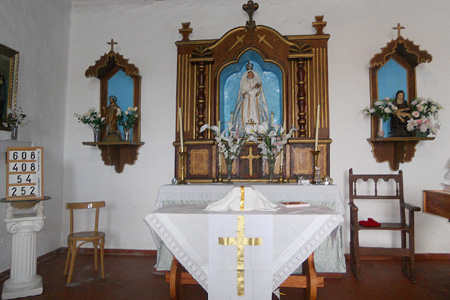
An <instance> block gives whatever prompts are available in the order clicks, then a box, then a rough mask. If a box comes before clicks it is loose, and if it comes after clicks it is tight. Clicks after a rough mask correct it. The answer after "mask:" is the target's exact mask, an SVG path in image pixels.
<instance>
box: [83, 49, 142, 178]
mask: <svg viewBox="0 0 450 300" xmlns="http://www.w3.org/2000/svg"><path fill="white" fill-rule="evenodd" d="M108 44H110V45H111V51H109V52H108V53H105V55H103V56H102V57H100V59H99V60H97V61H96V62H95V65H92V66H90V67H89V68H88V69H87V70H86V72H85V75H86V77H95V78H98V79H99V80H100V109H99V110H100V111H101V112H102V115H103V116H104V115H105V110H106V108H107V107H108V106H109V105H110V103H109V99H110V97H111V96H115V97H116V98H117V102H116V104H117V105H118V106H119V107H120V109H121V110H122V112H125V111H126V110H127V109H128V107H137V108H138V113H139V117H138V118H137V120H136V122H135V123H134V125H133V128H132V131H131V133H130V134H131V137H132V138H131V141H122V140H121V139H122V137H123V128H122V126H119V131H120V133H121V134H120V137H118V138H117V139H116V140H110V139H105V137H106V128H104V129H103V131H102V136H103V140H102V141H101V142H94V143H92V142H83V144H84V145H90V146H98V147H99V149H100V150H101V152H102V154H101V156H102V159H103V161H104V163H105V165H108V166H114V168H115V170H116V172H117V173H122V172H123V169H124V167H125V164H129V165H133V164H134V163H135V162H136V160H137V157H138V149H139V148H140V147H141V146H142V145H143V144H144V143H143V142H141V130H140V128H141V116H142V114H141V109H140V106H141V76H140V75H139V69H138V68H137V67H136V66H135V65H134V64H130V63H129V62H128V59H125V58H124V57H123V56H122V55H120V54H119V53H116V52H115V51H114V45H115V44H117V43H116V42H114V40H111V42H109V43H108Z"/></svg>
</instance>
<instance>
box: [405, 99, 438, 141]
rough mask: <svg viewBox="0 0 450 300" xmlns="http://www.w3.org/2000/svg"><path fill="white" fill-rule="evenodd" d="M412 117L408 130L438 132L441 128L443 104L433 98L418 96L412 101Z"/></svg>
mask: <svg viewBox="0 0 450 300" xmlns="http://www.w3.org/2000/svg"><path fill="white" fill-rule="evenodd" d="M410 108H411V117H410V119H409V120H408V123H407V126H406V129H407V130H408V131H416V130H419V131H420V132H422V133H427V132H428V133H430V132H431V133H433V134H436V132H437V130H438V129H439V128H440V124H439V120H438V118H439V113H438V112H439V110H441V109H442V106H441V105H440V104H439V103H437V102H436V101H434V100H433V99H431V98H428V99H425V98H416V99H413V100H412V101H411V104H410Z"/></svg>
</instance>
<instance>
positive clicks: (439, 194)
mask: <svg viewBox="0 0 450 300" xmlns="http://www.w3.org/2000/svg"><path fill="white" fill-rule="evenodd" d="M423 212H427V213H430V214H433V215H437V216H441V217H444V218H447V219H448V220H449V222H450V192H447V191H423Z"/></svg>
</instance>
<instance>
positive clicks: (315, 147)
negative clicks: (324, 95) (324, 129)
mask: <svg viewBox="0 0 450 300" xmlns="http://www.w3.org/2000/svg"><path fill="white" fill-rule="evenodd" d="M319 118H320V104H318V105H317V117H316V141H315V144H314V151H317V150H319Z"/></svg>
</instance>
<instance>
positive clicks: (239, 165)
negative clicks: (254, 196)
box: [173, 1, 332, 182]
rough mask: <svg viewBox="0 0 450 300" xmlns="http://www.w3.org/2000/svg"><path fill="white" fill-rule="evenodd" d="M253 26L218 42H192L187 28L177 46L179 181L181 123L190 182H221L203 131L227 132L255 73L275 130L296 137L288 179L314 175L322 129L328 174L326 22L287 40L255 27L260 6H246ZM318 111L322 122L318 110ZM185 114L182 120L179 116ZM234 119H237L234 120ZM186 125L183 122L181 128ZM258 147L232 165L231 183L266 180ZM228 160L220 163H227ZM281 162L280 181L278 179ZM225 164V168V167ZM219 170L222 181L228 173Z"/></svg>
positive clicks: (322, 160) (210, 139) (287, 155)
mask: <svg viewBox="0 0 450 300" xmlns="http://www.w3.org/2000/svg"><path fill="white" fill-rule="evenodd" d="M243 9H244V10H245V11H246V12H247V13H248V15H249V20H248V21H247V22H246V24H245V26H241V27H237V28H233V29H231V30H229V31H228V32H226V33H225V34H224V35H223V36H222V37H221V38H219V39H214V40H190V39H189V36H190V34H191V33H192V31H193V29H192V28H190V23H183V24H182V28H181V29H180V30H179V32H180V33H181V35H182V40H181V41H178V42H176V43H175V44H176V46H177V50H178V51H177V61H178V68H177V101H176V103H177V120H176V124H177V126H176V141H175V142H174V143H173V145H174V146H175V162H176V164H175V176H176V177H177V178H181V165H180V157H179V155H178V152H179V148H180V145H181V144H180V138H181V136H180V124H181V127H182V129H183V134H182V138H183V146H184V149H185V151H186V152H187V154H186V163H185V178H186V180H187V181H190V182H211V181H213V180H215V179H216V178H217V177H218V175H219V174H218V169H219V168H218V165H219V161H218V157H219V155H218V149H217V147H216V144H215V141H214V135H213V133H212V132H210V131H208V130H206V131H203V132H201V131H200V128H201V127H202V126H203V125H204V124H209V125H219V124H220V127H221V128H222V130H223V129H226V128H227V126H228V125H227V122H230V121H231V120H232V118H233V113H235V111H234V110H235V106H236V101H237V98H238V94H239V86H240V81H241V78H243V74H244V73H245V72H246V71H247V70H249V69H248V68H251V69H252V70H254V71H255V73H256V74H258V76H260V78H261V81H262V87H263V88H262V89H263V92H264V94H265V98H266V100H267V109H268V111H269V114H270V115H272V116H273V117H272V119H273V124H275V125H282V126H283V127H284V128H285V129H290V128H291V127H292V126H294V127H295V128H296V129H297V131H295V133H294V136H293V138H291V139H290V140H289V142H288V144H287V145H286V149H285V151H284V152H283V160H284V162H285V165H286V168H284V170H283V178H286V179H287V180H288V181H296V180H297V178H298V177H299V176H304V177H306V178H309V179H312V178H313V176H314V156H313V153H312V151H313V150H314V143H315V140H314V139H315V129H316V128H315V127H316V124H317V123H318V124H319V130H318V137H319V140H318V149H319V151H320V154H319V157H318V165H319V167H320V169H321V175H322V176H325V175H329V173H330V144H331V142H332V141H331V139H330V136H329V101H328V52H327V51H328V46H327V45H328V39H329V38H330V36H329V35H328V34H324V32H323V28H324V27H325V26H326V22H324V21H323V16H316V17H315V21H314V22H312V26H313V27H314V28H315V30H316V33H315V34H311V35H294V36H283V35H281V34H280V33H279V32H277V31H276V30H275V29H273V28H270V27H267V26H264V25H256V22H255V21H254V20H253V14H254V12H255V11H256V9H258V4H257V3H253V1H248V3H247V4H244V5H243ZM319 104H320V114H319V121H318V122H317V120H316V119H317V117H316V116H317V108H318V105H319ZM179 110H180V111H181V113H178V111H179ZM234 118H236V116H235V115H234ZM180 119H181V123H180ZM259 151H260V149H259V148H257V144H256V143H247V144H246V145H245V146H244V147H243V149H242V151H241V153H240V157H239V159H237V160H236V161H235V162H234V164H233V171H232V179H233V180H234V181H240V180H242V181H259V180H261V181H266V180H267V178H268V170H267V166H265V165H263V163H262V158H261V156H260V153H259ZM222 159H223V158H222ZM279 164H280V156H279V157H278V158H277V163H276V165H275V177H276V178H277V177H280V176H281V174H280V168H279ZM222 165H225V164H224V163H223V164H222ZM226 172H227V170H226V168H222V174H226Z"/></svg>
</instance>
